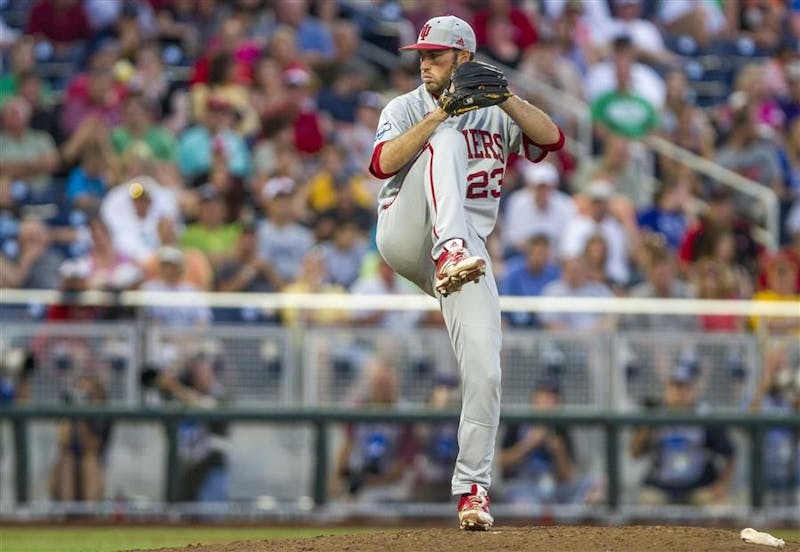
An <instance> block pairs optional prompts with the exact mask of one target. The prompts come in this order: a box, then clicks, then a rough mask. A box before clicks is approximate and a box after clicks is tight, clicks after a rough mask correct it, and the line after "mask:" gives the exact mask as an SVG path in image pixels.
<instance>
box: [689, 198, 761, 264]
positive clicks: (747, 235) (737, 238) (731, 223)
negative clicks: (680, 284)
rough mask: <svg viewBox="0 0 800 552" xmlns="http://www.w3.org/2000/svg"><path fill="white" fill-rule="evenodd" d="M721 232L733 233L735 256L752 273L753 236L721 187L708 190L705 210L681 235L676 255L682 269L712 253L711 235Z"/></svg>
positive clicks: (758, 250) (755, 250)
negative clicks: (681, 238) (708, 194)
mask: <svg viewBox="0 0 800 552" xmlns="http://www.w3.org/2000/svg"><path fill="white" fill-rule="evenodd" d="M722 232H731V233H732V234H733V237H734V245H735V247H734V251H735V257H736V258H737V259H740V260H741V261H743V262H744V264H745V266H746V267H747V269H748V272H749V273H751V274H753V273H754V272H755V264H756V262H757V259H758V257H759V255H760V254H761V248H760V246H758V245H757V244H756V241H755V239H754V238H753V235H752V231H751V229H750V225H749V224H748V223H747V222H746V221H745V220H744V219H742V218H740V217H738V216H737V215H736V210H735V208H734V202H733V196H732V194H731V192H729V191H728V190H727V189H726V188H724V187H721V186H720V187H717V188H714V189H713V190H712V191H711V193H710V197H709V199H708V208H707V209H706V211H705V213H703V215H702V216H701V217H700V220H699V221H698V222H697V223H695V224H694V225H692V226H690V227H689V228H688V229H687V231H686V234H685V235H684V236H683V240H682V241H681V245H680V248H679V253H678V258H679V259H680V261H681V264H682V269H683V270H684V272H685V271H687V269H688V267H689V265H690V264H691V263H692V262H694V261H697V260H698V259H700V258H701V257H706V256H711V255H713V254H714V250H715V248H716V244H715V243H714V238H715V237H716V236H718V235H719V234H720V233H722Z"/></svg>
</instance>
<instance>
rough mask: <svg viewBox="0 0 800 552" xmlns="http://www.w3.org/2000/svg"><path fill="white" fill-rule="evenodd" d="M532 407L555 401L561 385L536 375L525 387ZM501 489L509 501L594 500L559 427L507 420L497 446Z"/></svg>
mask: <svg viewBox="0 0 800 552" xmlns="http://www.w3.org/2000/svg"><path fill="white" fill-rule="evenodd" d="M530 405H531V408H532V409H533V410H534V411H539V412H552V411H555V410H558V409H559V407H560V406H561V390H560V386H559V384H558V382H557V381H555V380H554V379H553V378H549V377H548V378H541V379H539V380H538V381H537V382H536V384H535V386H534V388H533V391H532V392H531V396H530ZM500 469H501V471H502V473H503V495H504V497H505V500H506V501H508V502H510V503H511V504H525V505H529V506H533V505H548V504H586V503H589V502H594V501H596V500H597V498H598V497H597V496H596V495H597V488H596V485H595V483H594V482H593V481H592V480H591V478H589V477H586V476H582V475H580V474H578V473H577V463H576V459H575V448H574V445H573V440H572V437H571V436H570V434H569V433H568V432H567V430H565V429H564V428H561V427H559V428H551V427H547V426H544V425H539V424H535V425H531V424H524V425H512V426H509V427H508V429H507V430H506V433H505V436H504V437H503V443H502V445H501V449H500Z"/></svg>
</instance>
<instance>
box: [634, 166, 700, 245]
mask: <svg viewBox="0 0 800 552" xmlns="http://www.w3.org/2000/svg"><path fill="white" fill-rule="evenodd" d="M690 213H691V192H690V190H689V189H688V187H687V185H686V182H684V181H677V182H675V181H669V182H667V181H662V182H661V185H660V186H659V187H658V189H656V191H655V192H654V194H653V202H652V207H649V208H645V209H642V210H641V211H639V213H638V215H637V222H638V224H639V228H640V230H641V231H643V232H645V233H653V234H655V235H656V236H660V237H661V238H662V239H663V240H664V242H665V244H666V245H667V247H669V248H670V249H672V250H677V249H678V247H679V246H680V244H681V240H683V236H684V235H685V234H686V229H687V227H688V225H689V216H688V215H689V214H690Z"/></svg>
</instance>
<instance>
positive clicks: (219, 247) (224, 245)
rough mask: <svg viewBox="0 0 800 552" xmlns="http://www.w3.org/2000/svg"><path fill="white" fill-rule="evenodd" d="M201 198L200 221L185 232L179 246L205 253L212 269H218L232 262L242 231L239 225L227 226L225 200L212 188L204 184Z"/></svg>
mask: <svg viewBox="0 0 800 552" xmlns="http://www.w3.org/2000/svg"><path fill="white" fill-rule="evenodd" d="M199 194H200V205H199V207H198V211H197V213H198V216H197V221H196V222H195V223H193V224H190V225H189V226H187V227H186V230H184V231H183V234H182V235H181V237H180V244H181V246H182V247H191V248H195V249H198V250H200V251H202V252H203V253H204V254H205V255H206V257H208V260H209V262H210V263H211V266H212V267H214V268H217V267H219V266H220V265H222V264H223V263H225V262H227V261H228V260H230V259H231V258H232V256H233V254H234V249H235V247H236V242H237V241H238V239H239V233H240V232H241V228H240V227H239V225H238V224H225V214H226V213H225V202H224V198H223V197H222V195H221V194H220V193H219V191H218V190H217V189H216V188H215V187H214V186H213V185H211V184H205V185H204V186H202V187H201V188H200V189H199Z"/></svg>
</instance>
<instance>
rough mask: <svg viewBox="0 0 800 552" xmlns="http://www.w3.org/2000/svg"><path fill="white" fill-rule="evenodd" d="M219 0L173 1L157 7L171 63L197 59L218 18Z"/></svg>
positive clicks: (159, 30) (161, 35)
mask: <svg viewBox="0 0 800 552" xmlns="http://www.w3.org/2000/svg"><path fill="white" fill-rule="evenodd" d="M218 8H219V6H218V2H217V0H200V1H193V0H172V1H171V2H166V3H161V4H160V5H159V6H158V7H157V8H156V25H157V33H158V38H159V42H160V44H161V45H162V46H163V48H164V53H165V54H166V55H168V56H169V58H170V61H171V62H172V63H178V62H183V61H186V60H189V59H194V58H195V57H196V55H197V54H198V52H199V50H200V48H201V47H204V46H206V45H207V44H209V42H210V39H211V35H212V33H213V31H214V29H215V28H216V25H217V23H218V21H219V18H218V17H217V16H218Z"/></svg>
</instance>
